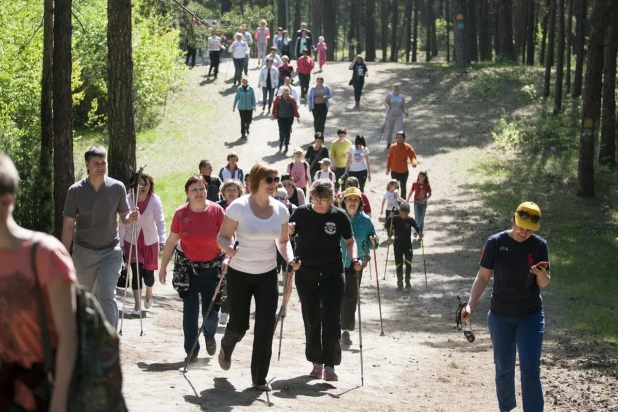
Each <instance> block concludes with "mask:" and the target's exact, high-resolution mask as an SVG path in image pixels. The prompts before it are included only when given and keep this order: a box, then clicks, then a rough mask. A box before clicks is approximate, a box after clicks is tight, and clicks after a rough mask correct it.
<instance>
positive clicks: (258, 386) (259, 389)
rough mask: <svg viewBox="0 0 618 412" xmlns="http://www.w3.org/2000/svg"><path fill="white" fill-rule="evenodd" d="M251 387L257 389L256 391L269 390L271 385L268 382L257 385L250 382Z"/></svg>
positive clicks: (271, 388)
mask: <svg viewBox="0 0 618 412" xmlns="http://www.w3.org/2000/svg"><path fill="white" fill-rule="evenodd" d="M252 386H253V389H257V390H258V391H262V392H270V391H272V390H273V387H272V386H270V383H268V382H266V383H264V384H262V385H258V384H257V383H254V384H252Z"/></svg>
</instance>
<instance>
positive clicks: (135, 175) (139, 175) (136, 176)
mask: <svg viewBox="0 0 618 412" xmlns="http://www.w3.org/2000/svg"><path fill="white" fill-rule="evenodd" d="M145 167H146V166H142V167H140V168H139V170H138V171H137V173H133V168H129V169H130V170H131V172H132V173H133V176H132V177H131V180H130V181H129V188H132V187H136V186H139V181H140V180H141V178H142V173H143V172H144V168H145ZM135 204H136V205H137V203H136V202H135ZM135 207H136V208H137V206H135ZM134 210H135V209H134ZM135 225H136V222H133V228H132V229H131V230H132V232H131V244H130V245H129V257H128V259H127V280H126V282H125V284H124V299H123V301H122V318H120V330H119V331H118V334H119V335H120V336H122V325H123V323H124V314H125V312H126V310H125V309H126V305H127V289H128V288H129V267H130V266H131V257H132V252H133V248H134V247H135V252H136V253H137V242H136V243H135V246H133V231H134V230H135ZM135 262H138V260H137V259H135ZM136 264H137V263H136ZM131 276H133V271H131ZM140 320H141V318H140ZM142 333H143V330H142Z"/></svg>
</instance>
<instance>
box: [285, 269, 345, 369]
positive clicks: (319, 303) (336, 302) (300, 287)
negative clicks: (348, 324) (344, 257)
mask: <svg viewBox="0 0 618 412" xmlns="http://www.w3.org/2000/svg"><path fill="white" fill-rule="evenodd" d="M296 290H297V291H298V297H299V298H300V303H301V307H302V312H303V321H304V323H305V339H306V346H305V356H306V357H307V360H308V361H309V362H313V363H322V364H324V365H326V366H331V367H333V366H335V365H339V364H340V363H341V343H340V339H341V300H342V299H343V293H344V290H345V277H344V274H343V273H337V272H335V273H332V272H330V273H328V272H324V273H321V272H318V271H317V270H314V269H310V268H307V267H304V266H301V267H300V269H299V270H297V271H296Z"/></svg>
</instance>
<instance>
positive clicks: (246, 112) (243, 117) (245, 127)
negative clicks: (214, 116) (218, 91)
mask: <svg viewBox="0 0 618 412" xmlns="http://www.w3.org/2000/svg"><path fill="white" fill-rule="evenodd" d="M236 106H238V113H239V114H240V138H241V139H246V138H247V135H248V134H250V132H249V127H250V126H251V122H252V121H253V112H255V110H256V106H257V102H256V101H255V93H254V92H253V87H251V86H249V79H248V78H246V77H243V78H242V85H240V86H238V89H236V97H235V98H234V106H233V108H232V111H233V112H234V111H236Z"/></svg>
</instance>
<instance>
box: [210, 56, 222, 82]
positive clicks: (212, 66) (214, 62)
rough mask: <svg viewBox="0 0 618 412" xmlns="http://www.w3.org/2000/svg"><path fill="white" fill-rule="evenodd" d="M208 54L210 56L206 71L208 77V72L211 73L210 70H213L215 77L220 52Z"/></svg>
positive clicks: (217, 71)
mask: <svg viewBox="0 0 618 412" xmlns="http://www.w3.org/2000/svg"><path fill="white" fill-rule="evenodd" d="M209 54H210V69H208V75H210V72H212V70H213V69H214V71H215V76H216V75H218V74H219V62H220V57H221V52H220V51H217V50H211V51H210V52H209Z"/></svg>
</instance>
